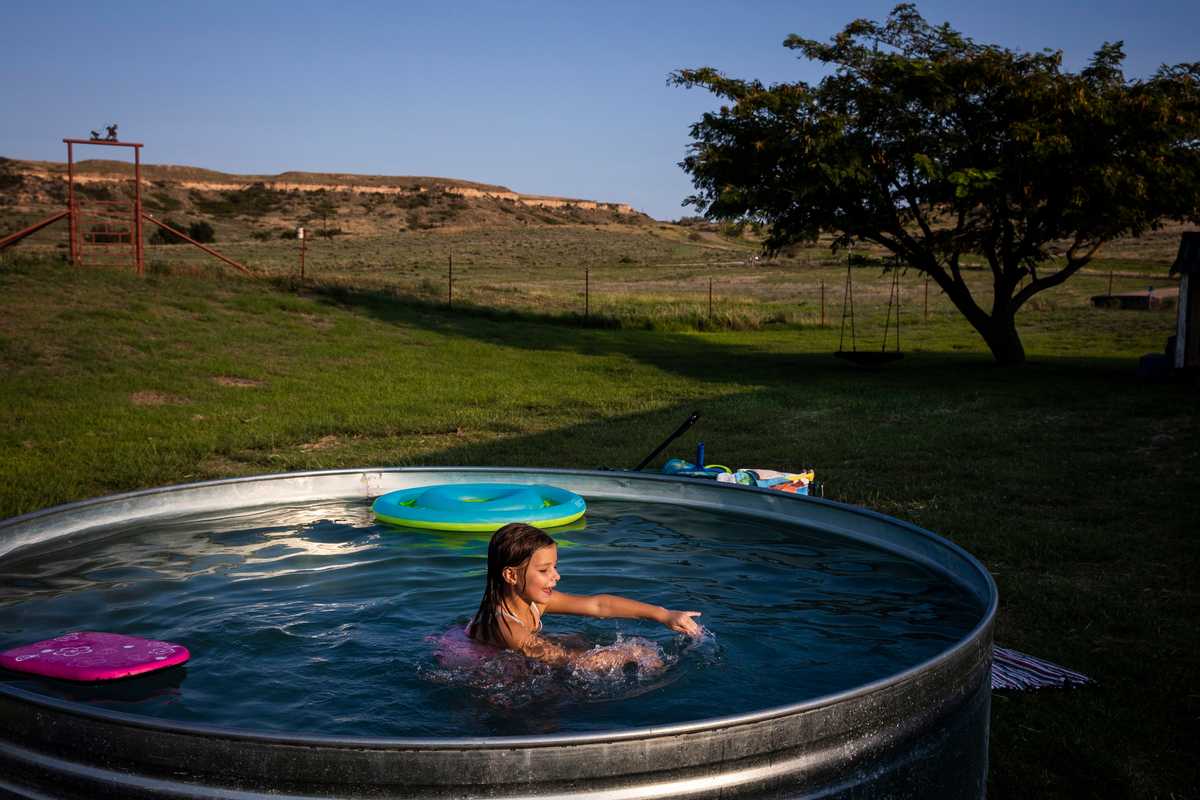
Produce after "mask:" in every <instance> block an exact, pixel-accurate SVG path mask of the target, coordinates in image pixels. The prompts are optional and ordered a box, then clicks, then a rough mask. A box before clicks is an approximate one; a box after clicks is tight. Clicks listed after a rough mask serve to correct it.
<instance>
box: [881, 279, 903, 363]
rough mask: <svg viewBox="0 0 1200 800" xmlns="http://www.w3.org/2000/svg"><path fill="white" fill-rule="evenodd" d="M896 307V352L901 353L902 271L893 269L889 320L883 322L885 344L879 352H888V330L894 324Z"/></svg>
mask: <svg viewBox="0 0 1200 800" xmlns="http://www.w3.org/2000/svg"><path fill="white" fill-rule="evenodd" d="M893 303H894V304H895V306H896V352H897V353H899V352H900V269H899V268H898V267H893V268H892V290H891V291H890V292H888V307H887V318H886V319H885V320H884V321H883V344H882V345H880V347H879V352H881V353H883V352H886V351H887V340H888V328H889V327H891V324H892V304H893Z"/></svg>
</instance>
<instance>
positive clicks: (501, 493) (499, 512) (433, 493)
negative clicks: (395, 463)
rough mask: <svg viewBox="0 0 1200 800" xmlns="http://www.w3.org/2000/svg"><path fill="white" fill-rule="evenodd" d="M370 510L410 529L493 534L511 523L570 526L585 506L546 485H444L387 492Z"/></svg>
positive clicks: (560, 490)
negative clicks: (489, 532)
mask: <svg viewBox="0 0 1200 800" xmlns="http://www.w3.org/2000/svg"><path fill="white" fill-rule="evenodd" d="M371 510H372V511H374V512H375V517H376V519H379V520H381V521H383V522H390V523H392V524H393V525H404V526H406V527H409V528H432V529H433V530H439V531H495V530H498V529H500V528H502V527H504V526H505V525H507V524H508V523H510V522H526V523H529V524H530V525H537V526H539V527H542V528H554V527H557V526H559V525H567V524H569V523H572V522H574V521H575V520H577V519H579V518H580V517H582V516H583V513H584V512H585V511H587V503H585V502H584V500H583V498H582V497H580V496H579V495H577V494H575V493H574V492H568V491H567V490H566V489H559V488H558V487H557V486H546V485H544V484H513V483H446V484H439V485H437V486H418V487H416V488H413V489H401V490H400V491H398V492H388V493H387V494H385V495H380V496H379V497H378V498H376V500H375V504H374V505H372V506H371Z"/></svg>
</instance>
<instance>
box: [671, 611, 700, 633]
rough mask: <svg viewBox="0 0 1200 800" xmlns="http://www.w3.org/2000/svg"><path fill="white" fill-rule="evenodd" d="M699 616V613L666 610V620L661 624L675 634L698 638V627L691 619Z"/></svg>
mask: <svg viewBox="0 0 1200 800" xmlns="http://www.w3.org/2000/svg"><path fill="white" fill-rule="evenodd" d="M698 616H700V612H699V611H671V610H670V609H667V619H666V621H664V622H663V625H666V626H667V627H668V628H670V629H671V630H673V631H675V632H676V633H686V634H687V635H688V636H699V635H700V626H699V625H697V624H696V622H695V620H693V619H692V617H698Z"/></svg>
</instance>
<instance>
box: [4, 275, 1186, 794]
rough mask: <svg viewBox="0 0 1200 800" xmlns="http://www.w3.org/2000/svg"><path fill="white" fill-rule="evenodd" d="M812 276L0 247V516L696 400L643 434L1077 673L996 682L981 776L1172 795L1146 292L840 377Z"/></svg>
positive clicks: (597, 458)
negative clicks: (354, 280) (619, 303)
mask: <svg viewBox="0 0 1200 800" xmlns="http://www.w3.org/2000/svg"><path fill="white" fill-rule="evenodd" d="M830 269H831V270H832V267H831V268H830ZM835 274H837V273H835V272H833V271H831V272H830V273H829V276H830V278H829V280H830V282H831V283H832V282H833V280H834V275H835ZM797 275H798V277H797V280H799V279H800V277H804V278H805V279H806V280H812V279H814V278H815V273H813V274H808V275H801V274H800V273H797ZM1096 280H1098V279H1096ZM1068 285H1070V283H1068ZM840 288H841V287H840V285H839V286H838V291H839V294H837V295H836V302H834V298H833V297H831V298H830V300H829V303H830V306H831V310H830V311H828V312H827V313H828V314H829V316H830V319H829V320H828V324H827V325H826V326H825V327H820V326H819V325H817V324H816V318H815V317H814V314H813V306H812V305H811V304H810V305H809V307H808V308H807V310H805V311H804V313H801V314H796V315H794V316H791V317H787V316H786V315H785V316H783V317H778V316H776V317H770V318H767V319H765V320H760V321H759V323H756V325H755V326H754V328H753V329H751V330H733V331H717V332H697V331H694V330H686V329H680V330H658V331H654V330H640V329H636V328H627V329H621V328H605V327H592V326H589V325H587V324H583V322H582V321H581V320H579V319H578V318H577V316H571V315H567V314H564V313H557V314H551V315H545V316H539V315H535V314H530V313H518V312H514V313H492V312H488V311H486V310H481V309H479V308H470V307H468V308H460V309H456V310H454V311H449V310H446V309H444V308H442V307H440V305H439V304H438V303H437V302H433V301H431V300H429V301H413V300H407V301H400V300H397V299H395V298H394V297H393V296H392V295H390V294H389V293H388V292H386V291H379V290H378V287H367V289H363V290H355V289H354V288H353V287H352V286H348V284H347V282H345V281H342V282H341V283H340V284H339V285H338V286H336V287H329V286H322V285H318V284H312V285H309V286H305V287H300V288H295V289H289V288H287V287H286V286H285V285H283V284H276V285H272V284H266V283H261V282H256V281H251V280H246V279H242V278H234V277H221V276H220V275H218V274H214V275H213V276H212V277H206V278H198V277H180V276H172V275H169V274H158V275H150V276H148V277H146V278H140V279H139V278H137V277H135V276H133V275H130V274H126V273H117V272H110V271H88V270H75V269H71V268H68V267H65V266H61V265H58V264H55V263H54V262H51V261H48V260H38V259H20V258H9V259H7V260H0V375H2V380H0V517H7V516H12V515H15V514H20V513H24V512H28V511H32V510H36V509H39V508H43V507H46V506H49V505H53V504H57V503H63V502H67V501H71V500H76V499H81V498H85V497H91V496H96V495H102V494H107V493H112V492H118V491H125V490H130V489H136V488H141V487H150V486H157V485H162V484H169V483H175V482H184V481H195V480H204V479H209V478H218V477H225V476H232V475H246V474H257V473H268V472H282V471H288V470H300V469H319V468H332V467H367V466H381V465H417V464H451V465H526V466H544V467H580V468H592V467H601V466H604V467H621V468H630V467H632V466H633V465H635V464H636V463H637V462H638V461H639V460H640V459H641V457H642V456H644V455H646V453H647V452H648V451H649V450H650V449H651V448H652V447H653V445H654V444H656V443H657V442H658V441H659V440H661V439H662V438H664V437H665V436H666V435H667V434H668V433H669V432H670V431H672V430H673V429H674V428H675V427H676V426H677V425H678V424H679V422H680V421H682V419H683V418H684V417H685V416H686V415H687V414H688V413H689V412H691V411H693V410H698V411H700V412H701V414H702V419H701V422H700V424H699V425H698V426H697V427H696V428H695V429H693V432H691V433H689V434H688V435H687V436H686V437H685V438H684V439H683V440H681V441H680V442H679V443H678V444H677V445H676V446H675V448H673V450H672V451H671V452H670V453H668V455H687V454H688V453H689V452H690V451H691V450H692V449H693V448H694V445H695V443H696V441H697V440H698V439H703V440H704V441H705V443H706V449H707V452H708V454H709V458H710V460H712V461H716V462H719V463H723V464H729V465H731V466H748V467H754V466H757V467H771V468H788V467H799V466H802V465H813V466H815V468H816V470H817V474H818V477H819V478H820V479H821V480H823V481H824V482H825V485H826V487H827V496H829V497H831V498H832V499H836V500H840V501H844V502H848V503H854V504H861V505H866V506H868V507H870V508H873V509H877V510H879V511H883V512H885V513H888V514H893V515H895V516H897V517H900V518H902V519H906V520H909V521H912V522H914V523H916V524H918V525H921V526H923V527H925V528H928V529H930V530H933V531H935V532H937V533H939V534H941V535H943V536H946V537H948V538H949V539H951V540H953V541H955V542H957V543H959V544H961V545H963V546H964V547H966V548H967V549H968V550H970V551H971V552H972V553H973V554H975V555H976V556H977V557H978V558H979V559H980V560H981V561H982V562H983V563H984V564H985V565H986V566H987V567H988V568H989V569H990V570H991V571H992V574H993V575H994V577H995V579H996V582H997V583H998V585H999V587H1000V592H1001V611H1000V616H999V620H998V625H997V631H996V638H997V641H999V642H1001V643H1002V644H1004V645H1006V646H1009V647H1014V648H1017V649H1021V650H1026V651H1029V652H1032V653H1034V654H1036V655H1040V656H1043V657H1045V658H1049V659H1051V660H1053V661H1057V662H1060V663H1062V664H1065V665H1067V666H1069V667H1072V668H1074V669H1077V670H1080V671H1082V672H1085V673H1087V674H1089V675H1090V676H1092V677H1093V678H1095V679H1096V681H1097V686H1095V687H1093V688H1088V689H1082V690H1075V691H1048V692H1040V693H1029V694H1018V695H997V696H996V698H995V699H994V702H993V720H992V748H991V771H990V775H991V777H990V786H989V795H990V796H992V797H1000V798H1004V797H1164V798H1165V797H1188V796H1195V795H1196V792H1197V787H1198V786H1200V770H1198V768H1197V763H1196V759H1195V757H1194V753H1193V751H1194V749H1195V748H1194V734H1195V732H1196V730H1197V729H1198V728H1200V726H1198V725H1197V717H1198V715H1200V697H1198V693H1197V689H1196V686H1195V682H1194V681H1195V677H1196V675H1197V674H1200V669H1198V667H1200V657H1198V655H1197V652H1198V648H1197V644H1198V639H1200V637H1198V636H1197V634H1196V630H1195V625H1194V622H1193V620H1194V619H1195V616H1196V613H1197V611H1198V610H1200V609H1198V607H1197V606H1198V603H1197V598H1198V597H1200V592H1198V591H1197V588H1196V583H1195V579H1194V574H1195V571H1196V567H1197V564H1200V559H1198V558H1197V549H1198V548H1197V545H1196V535H1197V531H1200V512H1198V511H1197V505H1198V503H1197V498H1200V424H1198V422H1197V410H1198V394H1197V389H1196V386H1195V384H1194V383H1193V384H1181V383H1151V382H1144V381H1140V380H1138V379H1137V377H1136V375H1135V365H1136V360H1137V357H1138V356H1139V355H1141V354H1143V353H1147V352H1154V351H1161V349H1162V346H1163V342H1164V340H1165V338H1166V337H1167V336H1168V335H1169V334H1170V333H1171V331H1172V329H1173V326H1174V319H1175V316H1174V313H1173V312H1138V311H1105V310H1097V309H1093V308H1090V307H1089V306H1088V305H1087V303H1086V301H1084V300H1083V299H1082V297H1083V295H1084V294H1085V293H1086V292H1087V291H1090V289H1077V290H1074V291H1075V292H1076V294H1073V295H1067V294H1064V295H1062V296H1061V297H1060V298H1059V299H1057V300H1056V299H1054V298H1053V297H1049V298H1047V300H1046V301H1045V302H1042V303H1039V304H1038V305H1037V306H1035V307H1031V308H1029V309H1027V311H1026V312H1023V314H1022V317H1021V318H1020V320H1019V322H1020V324H1021V325H1022V326H1023V330H1025V331H1026V333H1027V336H1026V346H1027V348H1028V350H1029V354H1030V363H1029V364H1027V365H1025V366H1023V367H1020V368H1013V369H999V368H996V367H993V366H992V364H991V359H990V357H989V356H988V355H987V353H986V351H985V350H984V349H983V347H982V344H981V342H979V341H978V337H977V336H975V335H974V333H973V332H972V331H970V329H969V328H967V326H966V325H965V323H962V322H961V321H960V320H959V319H958V318H957V316H956V315H954V314H952V313H945V314H939V313H938V312H937V311H936V309H935V311H934V313H933V314H932V315H931V319H930V320H929V321H928V322H925V321H924V320H923V319H921V318H920V316H919V315H917V314H916V311H915V308H914V310H913V318H912V319H910V320H909V321H908V322H906V325H907V326H908V327H906V328H905V329H904V335H905V340H904V341H905V343H906V349H908V350H909V352H908V354H907V356H906V358H904V359H903V360H902V361H900V362H898V363H895V364H892V365H890V366H889V367H887V368H886V369H883V370H879V371H863V370H860V369H856V368H854V367H852V366H850V365H848V364H846V363H845V362H842V361H840V360H837V359H835V358H833V357H831V355H830V352H831V351H832V350H834V349H835V348H836V347H837V345H838V340H839V327H838V321H839V320H838V319H837V318H836V317H835V316H834V311H836V312H837V313H838V314H840V310H841V309H840V300H841V297H840ZM831 295H832V292H831ZM868 296H869V295H868ZM704 299H706V298H704ZM696 302H703V300H701V299H696ZM871 302H872V304H873V308H874V310H873V311H870V312H863V314H864V316H863V317H862V319H860V324H862V325H864V326H867V327H865V328H864V329H863V330H860V331H859V335H860V336H863V337H864V338H865V339H867V342H868V344H867V346H878V342H879V337H880V327H879V322H880V319H881V318H880V317H879V316H878V312H879V311H880V309H881V306H882V305H883V304H884V303H886V295H883V296H882V297H880V296H879V295H875V299H874V300H873V301H871ZM909 307H910V308H913V306H912V305H910V306H909ZM772 320H775V321H772ZM0 634H2V629H0Z"/></svg>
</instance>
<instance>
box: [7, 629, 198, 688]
mask: <svg viewBox="0 0 1200 800" xmlns="http://www.w3.org/2000/svg"><path fill="white" fill-rule="evenodd" d="M190 657H191V653H189V652H188V649H187V648H186V647H184V646H183V645H181V644H173V643H171V642H157V641H154V640H151V639H139V638H137V637H136V636H123V635H121V634H119V633H96V632H94V631H78V632H75V633H64V634H63V635H62V636H59V637H56V638H54V639H47V640H45V641H44V642H35V643H33V644H27V645H23V646H21V647H14V648H13V649H12V650H6V651H4V652H3V653H0V667H4V668H5V669H11V670H15V671H17V672H29V673H32V674H34V675H43V676H45V677H47V678H61V679H63V680H67V681H111V680H114V679H116V678H128V677H130V676H133V675H141V674H142V673H144V672H152V671H154V670H157V669H164V668H166V667H173V666H175V665H176V664H182V663H183V662H184V661H187V660H188V658H190Z"/></svg>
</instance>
